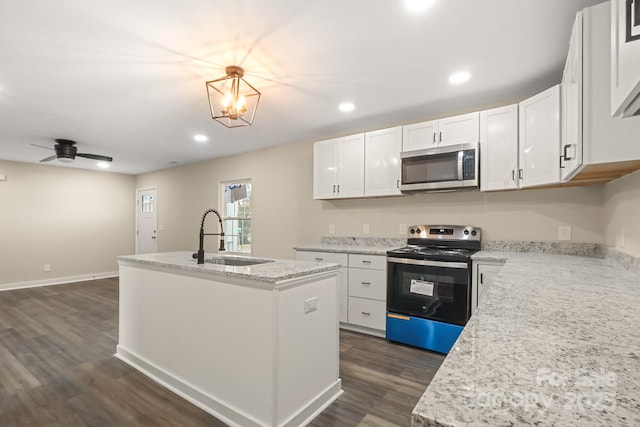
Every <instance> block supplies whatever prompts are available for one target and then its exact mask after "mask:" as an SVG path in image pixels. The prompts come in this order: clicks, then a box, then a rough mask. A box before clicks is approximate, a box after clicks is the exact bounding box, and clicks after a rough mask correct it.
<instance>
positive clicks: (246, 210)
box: [220, 180, 251, 254]
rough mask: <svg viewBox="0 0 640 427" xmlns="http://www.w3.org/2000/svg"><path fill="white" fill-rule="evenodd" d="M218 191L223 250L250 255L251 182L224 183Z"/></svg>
mask: <svg viewBox="0 0 640 427" xmlns="http://www.w3.org/2000/svg"><path fill="white" fill-rule="evenodd" d="M220 190H221V191H220V197H221V200H220V204H221V205H222V208H221V209H220V213H221V215H222V219H223V221H224V244H225V248H226V250H227V251H229V252H239V253H244V254H250V253H251V181H250V180H243V181H233V182H225V183H222V184H221V188H220Z"/></svg>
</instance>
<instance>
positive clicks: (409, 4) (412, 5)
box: [404, 0, 434, 12]
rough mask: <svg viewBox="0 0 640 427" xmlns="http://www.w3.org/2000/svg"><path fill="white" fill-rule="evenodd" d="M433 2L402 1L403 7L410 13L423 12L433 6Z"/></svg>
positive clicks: (430, 0)
mask: <svg viewBox="0 0 640 427" xmlns="http://www.w3.org/2000/svg"><path fill="white" fill-rule="evenodd" d="M433 2H434V0H404V5H405V7H406V8H407V9H409V10H410V11H411V12H423V11H425V10H427V9H429V8H430V7H431V5H433Z"/></svg>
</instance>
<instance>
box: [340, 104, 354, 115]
mask: <svg viewBox="0 0 640 427" xmlns="http://www.w3.org/2000/svg"><path fill="white" fill-rule="evenodd" d="M354 108H356V106H355V105H353V102H343V103H342V104H340V105H338V109H339V110H340V111H342V112H343V113H348V112H349V111H353V109H354Z"/></svg>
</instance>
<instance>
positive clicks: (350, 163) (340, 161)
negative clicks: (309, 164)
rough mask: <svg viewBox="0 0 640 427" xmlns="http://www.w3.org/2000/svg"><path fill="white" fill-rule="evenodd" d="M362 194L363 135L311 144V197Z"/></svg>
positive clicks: (324, 197) (337, 196) (332, 197)
mask: <svg viewBox="0 0 640 427" xmlns="http://www.w3.org/2000/svg"><path fill="white" fill-rule="evenodd" d="M363 196H364V134H363V133H361V134H356V135H350V136H345V137H341V138H335V139H330V140H327V141H320V142H316V143H315V144H314V145H313V198H314V199H336V198H347V197H363Z"/></svg>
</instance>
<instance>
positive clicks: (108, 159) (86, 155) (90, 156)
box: [76, 153, 113, 162]
mask: <svg viewBox="0 0 640 427" xmlns="http://www.w3.org/2000/svg"><path fill="white" fill-rule="evenodd" d="M76 156H77V157H84V158H85V159H93V160H100V161H101V162H112V161H113V158H112V157H109V156H101V155H99V154H89V153H76Z"/></svg>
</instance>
